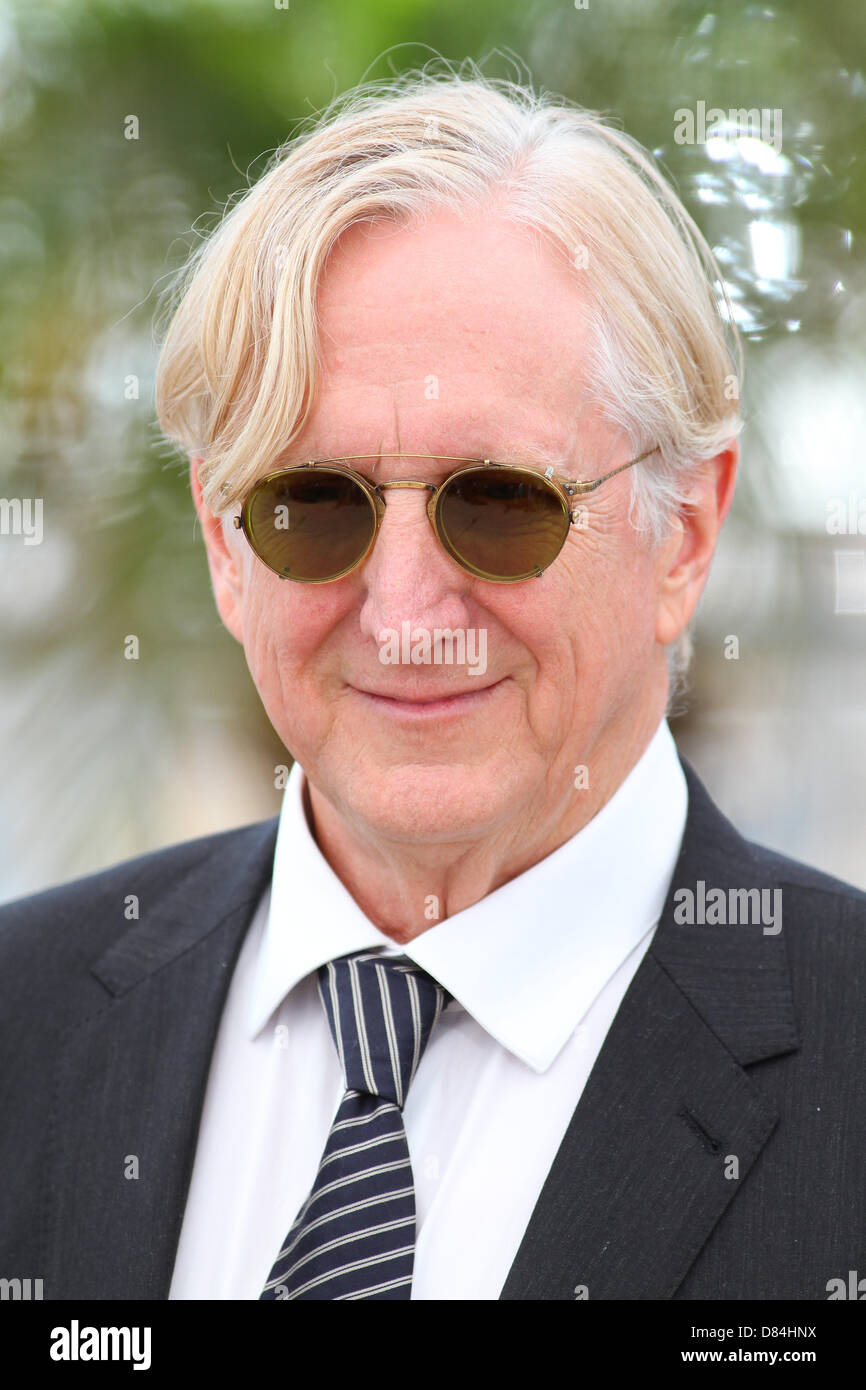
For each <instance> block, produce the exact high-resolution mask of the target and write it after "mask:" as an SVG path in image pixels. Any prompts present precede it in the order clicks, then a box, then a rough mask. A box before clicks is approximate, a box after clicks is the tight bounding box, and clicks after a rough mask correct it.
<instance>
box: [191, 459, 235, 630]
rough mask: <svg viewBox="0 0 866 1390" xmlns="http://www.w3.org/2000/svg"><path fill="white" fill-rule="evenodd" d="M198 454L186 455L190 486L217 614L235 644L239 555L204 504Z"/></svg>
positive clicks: (215, 517) (222, 526) (219, 519)
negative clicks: (188, 458)
mask: <svg viewBox="0 0 866 1390" xmlns="http://www.w3.org/2000/svg"><path fill="white" fill-rule="evenodd" d="M201 464H202V458H201V455H200V454H191V455H190V485H191V487H192V497H193V502H194V503H195V509H196V512H197V514H198V519H199V521H200V523H201V529H202V535H203V537H204V544H205V550H206V551H207V562H208V567H209V569H210V577H211V586H212V588H213V594H214V599H215V600H216V606H217V612H218V613H219V615H220V617H221V618H222V620H223V622H224V624H225V626H226V627H227V628H228V630H229V632H230V633H231V635H232V637H234V638H235V640H236V641H238V642H241V643H243V607H244V605H243V592H244V585H243V571H242V568H241V560H240V556H239V555H238V553H237V550H236V549H235V547H233V546H230V544H229V542H228V541H227V539H226V532H225V523H224V522H223V520H222V519H221V518H220V517H218V516H216V515H215V514H214V513H213V512H212V511H211V510H210V509H209V507H208V506H207V505H206V503H205V501H204V498H203V497H202V489H201V483H200V482H199V476H198V474H199V468H200V467H201Z"/></svg>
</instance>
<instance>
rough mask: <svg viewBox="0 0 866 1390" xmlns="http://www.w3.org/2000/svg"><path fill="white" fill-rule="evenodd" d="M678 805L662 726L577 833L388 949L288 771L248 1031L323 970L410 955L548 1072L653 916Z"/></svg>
mask: <svg viewBox="0 0 866 1390" xmlns="http://www.w3.org/2000/svg"><path fill="white" fill-rule="evenodd" d="M687 809H688V789H687V785H686V780H685V776H684V774H683V770H682V766H681V764H680V761H679V758H678V756H677V751H676V745H675V743H674V740H673V737H672V735H671V732H670V729H669V728H668V725H667V722H666V721H665V720H662V722H661V723H660V724H659V727H658V729H657V730H656V732H655V734H654V736H653V738H652V739H651V740H650V742H649V744H648V745H647V747H646V749H645V751H644V753H643V754H642V756H641V757H640V758H639V760H638V762H637V763H636V764H635V766H634V767H633V768H632V769H631V771H630V772H629V774H628V775H627V777H626V778H625V779H624V781H623V782H622V783H621V784H620V786H619V787H618V788H617V790H616V791H615V792H614V794H613V796H612V797H611V798H610V799H609V800H608V801H607V802H606V803H605V805H604V806H603V807H602V808H601V810H600V811H599V812H598V814H597V815H596V816H594V817H593V819H592V820H591V821H589V823H588V824H587V825H585V826H584V827H583V829H582V830H580V831H578V833H577V834H576V835H573V836H572V838H571V839H570V840H567V841H566V842H565V844H563V845H561V846H560V847H559V849H557V850H554V851H553V853H552V854H549V855H547V857H546V858H545V859H542V860H540V861H539V862H538V863H537V864H534V865H533V866H532V867H531V868H530V869H527V870H526V871H525V872H524V873H522V874H520V875H518V877H517V878H514V879H512V880H511V881H510V882H509V883H506V884H503V886H502V887H501V888H497V889H496V890H495V891H494V892H493V893H490V894H488V896H487V897H485V898H482V899H481V900H480V901H479V902H477V903H473V905H472V906H471V907H468V908H465V909H464V910H463V911H462V912H458V913H455V914H454V916H453V917H448V918H446V919H445V920H444V921H442V922H437V923H435V924H434V925H433V926H432V927H428V928H427V930H426V931H424V932H422V933H421V935H420V936H418V937H416V938H415V939H414V940H413V941H410V942H408V943H407V944H406V945H405V946H399V947H398V946H396V944H395V943H394V942H393V941H392V940H391V938H390V937H388V936H386V935H385V934H384V932H381V931H379V929H378V927H375V926H374V925H373V923H372V922H370V921H369V919H368V918H367V917H365V915H364V913H363V912H362V911H361V909H360V907H359V906H358V904H357V903H356V902H355V900H354V899H353V898H352V897H351V895H350V894H349V893H348V891H347V890H346V889H345V888H344V887H343V884H342V883H341V882H340V880H339V878H338V877H337V875H336V874H335V873H334V871H333V869H332V868H331V867H330V865H329V864H328V862H327V860H326V859H325V858H324V856H323V855H322V853H321V851H320V850H319V848H318V846H317V844H316V842H315V839H314V838H313V835H312V833H311V832H310V828H309V825H308V823H307V818H306V812H305V809H304V773H303V770H302V768H301V767H300V765H299V764H297V763H296V764H295V765H294V767H293V768H292V771H291V773H290V775H289V779H288V782H287V784H286V789H285V794H284V797H283V805H282V809H281V812H280V822H279V827H278V831H277V841H276V848H275V853H274V872H273V878H272V882H271V894H270V905H269V909H268V918H267V923H266V926H265V931H264V935H263V938H262V942H261V947H260V950H259V953H258V958H257V961H256V967H255V969H254V972H253V981H252V992H251V996H250V1001H249V1016H248V1031H249V1036H250V1037H251V1038H252V1037H255V1036H256V1035H257V1034H258V1033H259V1032H260V1031H261V1029H262V1028H263V1027H264V1026H265V1024H266V1023H267V1021H268V1019H269V1018H270V1017H271V1015H272V1014H273V1012H274V1010H275V1009H276V1008H277V1007H278V1006H279V1004H280V1003H281V1001H282V1000H283V999H284V998H285V996H286V994H287V993H288V992H289V990H291V989H292V988H294V986H295V985H296V984H297V983H298V982H299V981H300V980H302V979H303V978H304V976H305V975H307V974H309V973H310V972H311V971H313V970H316V969H318V967H319V966H320V965H322V964H324V962H325V961H328V960H333V959H334V958H335V957H337V956H341V955H346V954H347V953H348V952H350V951H359V950H363V949H366V948H369V947H371V946H380V947H384V948H386V949H387V950H389V951H391V952H399V953H400V954H404V955H406V956H408V957H409V958H410V959H411V960H414V961H415V962H416V964H417V965H420V966H421V967H422V969H424V970H426V971H428V972H429V973H430V974H431V975H432V976H433V977H434V978H435V979H436V980H438V981H439V983H440V984H442V985H444V986H445V988H446V989H447V990H449V992H450V993H451V994H452V995H453V996H454V998H455V999H456V1000H457V1001H458V1002H459V1003H460V1004H461V1005H462V1006H463V1007H464V1008H465V1009H466V1010H467V1011H468V1012H469V1013H470V1014H472V1015H473V1017H474V1018H475V1019H476V1021H477V1022H478V1023H479V1024H480V1025H481V1026H482V1027H483V1028H484V1029H486V1031H487V1032H488V1033H490V1034H491V1035H492V1036H493V1037H494V1038H495V1039H496V1040H497V1041H498V1042H499V1043H501V1044H502V1046H503V1047H505V1048H507V1049H508V1050H509V1051H510V1052H512V1053H514V1054H515V1056H517V1057H519V1058H520V1059H521V1060H522V1061H524V1062H525V1063H526V1064H527V1065H528V1066H529V1067H531V1068H532V1069H533V1070H534V1071H537V1072H543V1071H546V1070H547V1068H548V1067H549V1066H550V1064H551V1063H552V1062H553V1060H554V1058H555V1057H556V1056H557V1054H558V1053H559V1052H560V1050H561V1049H562V1047H563V1046H564V1045H565V1043H566V1042H567V1041H568V1038H569V1037H570V1036H571V1034H572V1033H573V1032H574V1029H575V1028H576V1027H577V1025H578V1024H579V1023H580V1021H581V1019H582V1018H583V1017H584V1016H585V1015H586V1013H587V1012H588V1010H589V1009H590V1007H591V1006H592V1004H593V1002H594V1000H595V999H596V998H597V997H598V995H599V994H600V992H601V990H602V989H603V988H604V986H605V985H606V984H607V982H608V981H609V980H610V978H611V977H612V976H613V975H614V974H615V973H616V971H617V970H618V969H619V967H620V966H621V965H622V963H623V961H624V960H625V959H626V957H627V956H628V955H629V954H630V953H631V951H633V950H634V948H635V947H636V946H637V945H638V943H639V942H640V941H641V940H642V939H643V937H644V936H645V935H646V933H647V931H648V930H649V929H650V927H652V926H654V925H655V923H656V922H657V921H658V919H659V917H660V915H661V911H662V908H663V906H664V902H665V898H666V896H667V891H668V887H669V884H670V880H671V875H672V874H673V871H674V867H675V865H676V861H677V856H678V854H679V850H680V843H681V840H682V835H683V830H684V828H685V821H686V812H687ZM624 866H627V871H624Z"/></svg>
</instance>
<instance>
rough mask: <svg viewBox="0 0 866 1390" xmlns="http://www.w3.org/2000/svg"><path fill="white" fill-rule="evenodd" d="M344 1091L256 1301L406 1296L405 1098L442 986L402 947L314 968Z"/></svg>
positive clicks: (411, 1256) (409, 1236)
mask: <svg viewBox="0 0 866 1390" xmlns="http://www.w3.org/2000/svg"><path fill="white" fill-rule="evenodd" d="M319 994H320V996H321V999H322V1003H323V1005H324V1007H325V1013H326V1015H327V1018H328V1023H329V1024H330V1027H331V1033H332V1035H333V1038H334V1042H335V1044H336V1047H337V1053H338V1055H339V1058H340V1065H341V1066H342V1068H343V1075H344V1076H345V1078H346V1087H347V1089H346V1093H345V1095H344V1096H343V1099H342V1101H341V1102H340V1106H339V1109H338V1110H337V1113H336V1115H335V1117H334V1122H333V1124H332V1125H331V1132H330V1134H329V1135H328V1142H327V1144H326V1145H325V1152H324V1153H323V1155H322V1160H321V1162H320V1164H319V1171H318V1173H317V1175H316V1181H315V1182H314V1184H313V1188H312V1191H311V1192H310V1195H309V1197H308V1198H307V1200H306V1202H305V1203H304V1205H303V1206H302V1207H301V1210H300V1212H299V1213H298V1215H297V1217H296V1219H295V1222H294V1224H293V1226H292V1228H291V1230H290V1231H289V1233H288V1235H287V1236H286V1239H285V1241H284V1242H283V1248H282V1250H281V1251H280V1253H279V1255H278V1256H277V1258H276V1261H275V1262H274V1266H273V1269H272V1270H271V1272H270V1275H269V1276H268V1281H267V1283H266V1285H265V1288H264V1291H263V1292H262V1294H261V1295H260V1300H261V1299H289V1298H306V1299H328V1300H338V1299H356V1298H375V1299H408V1298H409V1297H410V1294H411V1289H412V1269H413V1264H414V1260H415V1188H414V1184H413V1180H412V1165H411V1162H410V1159H409V1149H408V1146H407V1143H406V1131H405V1129H404V1127H403V1114H402V1111H403V1104H404V1102H405V1099H406V1094H407V1092H408V1090H409V1084H410V1082H411V1081H412V1078H413V1076H414V1075H415V1072H416V1071H417V1069H418V1063H419V1062H420V1060H421V1056H422V1053H423V1052H424V1048H425V1047H426V1045H427V1041H428V1039H429V1037H430V1034H431V1032H432V1030H433V1025H434V1024H435V1022H436V1020H437V1018H438V1017H439V1015H440V1013H441V1012H442V1010H443V1008H445V1007H446V1005H447V1004H448V1001H449V1000H450V999H451V995H450V994H449V993H448V991H447V990H446V989H444V988H443V987H442V985H440V984H438V983H437V982H436V981H435V980H434V979H432V978H431V976H430V975H427V974H426V973H425V972H424V971H423V970H422V969H421V968H420V966H417V965H415V963H414V962H413V961H411V960H409V959H408V958H407V957H406V956H393V955H382V954H381V953H380V951H378V950H371V951H359V952H355V953H353V954H352V955H348V956H340V957H339V959H337V960H332V961H329V962H328V963H327V964H326V965H323V966H321V967H320V969H319Z"/></svg>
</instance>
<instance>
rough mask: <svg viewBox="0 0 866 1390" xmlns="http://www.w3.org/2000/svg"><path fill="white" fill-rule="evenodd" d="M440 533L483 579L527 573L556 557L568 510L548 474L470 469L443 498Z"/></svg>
mask: <svg viewBox="0 0 866 1390" xmlns="http://www.w3.org/2000/svg"><path fill="white" fill-rule="evenodd" d="M438 525H439V536H440V539H441V541H442V544H443V545H444V546H445V549H446V550H447V551H448V552H449V554H451V555H452V556H453V557H454V559H455V560H457V561H458V562H459V563H460V564H463V565H465V566H466V567H467V568H468V569H470V570H471V571H472V572H473V573H474V574H478V575H479V576H480V577H481V578H483V579H502V580H506V579H529V578H530V576H532V575H534V574H540V573H541V571H542V570H545V569H547V566H548V565H549V564H551V563H552V561H553V560H555V559H556V557H557V555H558V554H559V552H560V550H561V549H562V546H563V544H564V542H565V537H566V535H567V534H568V525H569V516H568V510H567V508H566V506H565V503H564V502H563V499H562V498H561V497H560V496H559V493H558V492H557V491H556V490H555V489H554V488H553V487H551V486H550V485H549V484H548V483H547V482H546V481H545V479H544V478H542V477H541V476H539V475H536V474H533V473H530V472H522V471H520V470H518V469H512V468H497V467H496V466H495V464H494V465H493V466H491V467H489V468H478V469H470V470H467V471H466V472H463V473H460V474H458V476H457V477H455V478H454V479H452V481H451V482H450V483H448V485H447V486H446V488H445V490H444V492H443V493H442V495H441V496H440V498H439V510H438Z"/></svg>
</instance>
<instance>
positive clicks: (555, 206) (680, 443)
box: [0, 75, 866, 1300]
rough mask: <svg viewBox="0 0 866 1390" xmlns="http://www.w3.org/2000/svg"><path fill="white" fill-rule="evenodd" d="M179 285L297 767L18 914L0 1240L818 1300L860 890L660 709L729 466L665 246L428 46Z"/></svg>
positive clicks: (244, 629)
mask: <svg viewBox="0 0 866 1390" xmlns="http://www.w3.org/2000/svg"><path fill="white" fill-rule="evenodd" d="M173 309H174V313H173V317H172V321H171V326H170V329H169V332H168V335H167V338H166V340H165V343H164V345H163V350H162V357H161V361H160V368H159V378H158V391H157V406H158V411H159V416H160V421H161V424H162V426H163V429H164V430H165V432H166V434H167V435H168V436H170V437H171V438H173V439H175V440H177V441H179V442H180V443H181V444H182V445H183V446H184V448H185V449H186V451H187V452H188V455H189V458H190V460H191V480H192V492H193V497H194V501H195V506H196V509H197V512H198V516H199V518H200V521H201V526H202V532H203V536H204V542H205V546H206V550H207V558H208V563H209V566H210V573H211V578H212V583H213V590H214V595H215V598H216V603H217V606H218V609H219V612H220V615H221V617H222V620H223V622H224V623H225V626H226V627H227V629H228V631H229V632H230V633H231V634H232V636H233V637H234V638H236V640H237V641H238V642H239V643H241V644H242V646H243V648H244V652H245V655H246V659H247V662H248V664H249V668H250V673H251V675H252V678H253V680H254V682H255V685H256V688H257V690H258V692H259V695H260V696H261V699H262V702H263V704H264V706H265V709H266V710H267V713H268V716H269V718H270V720H271V722H272V724H273V726H274V728H275V730H276V731H277V733H278V734H279V736H280V738H281V740H282V741H283V742H284V744H285V746H286V748H287V750H288V751H289V753H290V754H291V757H292V759H293V760H294V765H293V767H292V771H291V774H290V776H289V778H288V783H287V786H286V790H285V797H284V802H283V806H282V810H281V813H280V816H279V818H278V819H275V820H273V821H268V822H265V823H263V824H258V825H252V826H248V827H244V828H243V829H240V830H233V831H230V832H228V833H225V834H221V835H217V836H212V837H209V838H208V839H203V840H196V841H192V842H190V843H186V844H181V845H177V846H173V847H171V848H169V849H167V850H163V851H161V852H159V853H156V854H151V855H147V856H144V857H142V858H140V859H136V860H133V861H131V862H129V863H125V864H121V865H119V866H116V867H114V868H112V869H110V870H108V871H105V872H102V873H99V874H96V875H93V876H91V877H89V878H86V879H83V880H80V881H77V882H75V883H72V884H69V885H65V886H61V887H59V888H56V889H53V890H51V891H49V892H47V893H42V894H39V895H37V896H34V897H31V898H28V899H26V900H23V901H21V902H18V903H15V904H12V905H10V906H7V907H6V908H5V909H4V910H3V912H2V913H0V926H2V931H0V961H2V981H3V983H2V1024H3V1028H4V1030H7V1032H6V1033H4V1039H5V1040H4V1042H3V1049H2V1055H3V1057H4V1068H5V1070H6V1079H5V1082H4V1098H5V1099H4V1106H3V1115H4V1126H3V1130H4V1133H3V1138H2V1141H0V1143H2V1156H3V1168H2V1173H3V1183H2V1191H3V1201H4V1212H3V1221H2V1271H0V1272H2V1273H5V1274H18V1275H21V1276H22V1277H23V1276H26V1275H31V1274H32V1275H34V1276H36V1275H39V1276H40V1277H42V1278H43V1279H44V1292H45V1297H48V1298H69V1297H83V1298H157V1299H165V1298H173V1299H189V1298H204V1299H265V1300H286V1299H319V1300H340V1299H386V1300H387V1299H395V1300H407V1299H410V1298H412V1299H461V1300H469V1299H500V1298H501V1299H544V1300H546V1299H553V1300H562V1299H567V1300H571V1299H575V1298H577V1299H584V1298H589V1299H716V1298H721V1299H737V1300H741V1299H747V1298H758V1299H769V1298H785V1299H824V1298H826V1297H827V1296H828V1291H829V1290H830V1289H831V1281H833V1280H834V1279H837V1278H842V1279H846V1278H847V1276H848V1272H849V1270H851V1269H857V1268H858V1262H859V1263H860V1264H861V1265H862V1261H863V1258H864V1237H866V1220H864V1216H866V1199H864V1186H863V1183H862V1181H861V1180H860V1178H859V1173H858V1168H857V1165H856V1164H855V1163H854V1162H853V1161H852V1159H851V1158H850V1157H849V1156H848V1155H847V1150H848V1149H849V1148H851V1149H852V1152H853V1151H854V1146H856V1144H857V1143H858V1142H860V1141H862V1136H863V1133H864V1105H863V1101H862V1098H861V1091H862V1082H861V1075H862V1068H863V1061H864V1058H863V1038H864V1030H863V1027H862V999H861V998H860V997H859V992H858V989H857V981H858V979H859V980H862V978H863V970H864V939H866V938H864V929H866V895H864V894H862V893H860V892H858V891H857V890H856V889H854V888H852V887H849V886H847V885H845V884H844V883H841V882H839V881H837V880H834V879H830V878H828V877H827V876H825V875H823V874H820V873H818V872H817V871H814V870H812V869H810V868H807V867H805V866H803V865H800V864H797V863H795V862H793V861H791V860H788V859H784V858H782V857H780V856H779V855H776V854H773V853H770V852H769V851H767V850H764V849H761V848H759V847H757V846H755V845H753V844H750V843H747V842H746V841H744V840H743V839H742V838H741V837H740V835H739V834H738V833H737V831H736V830H735V829H734V828H733V826H732V825H730V823H729V822H728V821H727V820H726V819H725V818H724V817H723V816H722V814H721V813H720V812H719V811H718V809H717V808H716V807H715V806H714V804H713V803H712V801H711V800H710V798H709V796H708V794H707V792H706V791H705V790H704V788H703V786H702V785H701V783H700V781H699V780H698V778H697V777H696V775H695V773H694V772H693V770H692V769H691V768H690V767H689V765H688V764H687V763H685V762H684V761H682V760H681V759H680V758H679V757H678V755H677V752H676V748H675V745H674V742H673V739H672V737H671V734H670V732H669V729H668V726H667V723H666V720H665V714H666V708H667V707H668V706H667V702H668V697H669V690H670V684H671V680H672V679H674V680H676V679H677V678H678V671H679V670H681V668H682V664H683V658H682V651H683V646H684V643H685V642H686V641H687V633H688V628H689V624H690V621H691V618H692V615H693V613H694V611H695V607H696V605H697V603H698V600H699V597H700V594H701V591H702V589H703V587H704V584H705V583H706V581H707V576H708V573H709V568H710V564H711V560H712V556H713V552H714V548H715V545H716V542H717V540H718V536H719V530H720V527H721V526H722V523H723V521H724V518H725V515H726V513H727V511H728V508H729V506H730V502H731V497H732V494H733V490H734V483H735V475H736V463H737V446H736V437H737V433H738V430H739V420H738V415H737V396H738V390H737V383H738V373H737V365H736V363H735V362H734V361H733V360H732V358H731V356H730V354H729V351H728V348H727V346H726V341H725V331H724V325H723V321H722V318H721V317H720V314H719V312H718V308H717V305H716V302H715V298H714V293H713V263H712V257H711V256H710V253H709V251H708V248H707V247H706V245H705V243H704V242H703V239H702V238H701V236H700V233H699V232H698V230H697V228H696V227H695V226H694V224H693V223H692V222H691V220H690V218H689V217H688V215H687V214H686V212H685V211H684V209H683V208H682V207H681V205H680V204H679V203H678V201H677V199H676V197H675V195H674V194H673V193H672V191H671V190H670V189H669V187H668V186H667V185H666V183H665V182H664V180H663V179H662V178H661V176H660V175H659V174H658V173H657V172H656V171H655V169H654V167H653V166H652V164H651V162H650V161H649V159H648V158H647V157H646V156H645V155H644V154H643V152H642V151H641V150H640V147H639V146H637V145H636V144H635V143H634V142H632V141H631V140H629V138H628V137H626V136H624V135H622V134H621V133H619V132H617V131H616V130H615V129H614V128H613V127H612V126H610V125H608V124H606V123H605V122H604V121H602V120H601V119H599V118H598V117H596V116H594V115H593V114H592V113H588V112H584V111H581V110H579V109H575V108H572V107H570V106H568V105H567V104H565V103H562V102H558V101H556V100H554V99H552V98H550V97H544V98H542V97H539V96H537V95H536V94H534V93H532V92H531V91H529V90H527V89H521V88H515V87H511V86H506V85H505V84H501V85H500V84H496V83H491V82H485V81H483V80H479V79H477V78H476V79H473V80H469V79H466V78H458V77H455V76H449V77H447V78H441V77H440V78H431V77H424V76H420V77H419V76H417V75H416V76H413V77H412V78H411V80H403V81H400V82H397V83H395V84H392V86H391V87H390V88H388V89H386V90H384V91H379V90H373V91H372V92H371V91H370V90H367V89H365V90H362V91H361V92H360V93H357V94H355V96H354V98H353V99H352V100H350V101H348V102H346V103H345V105H344V107H343V109H341V110H339V111H337V112H336V113H330V114H329V115H327V116H326V118H325V119H323V120H321V121H320V122H319V123H318V124H317V125H316V126H315V127H314V128H313V129H312V130H310V131H307V132H306V133H305V134H304V135H303V136H302V137H301V138H299V139H298V140H296V141H295V142H293V143H292V144H291V145H289V146H288V147H286V148H284V149H282V150H280V151H279V152H278V153H277V155H276V156H275V157H274V159H273V160H272V162H271V165H270V167H269V169H268V171H267V172H266V174H265V175H264V177H263V178H262V179H261V180H260V181H259V182H258V183H257V184H256V185H255V186H254V187H252V188H251V189H250V190H249V192H248V193H247V194H246V196H245V197H244V198H243V199H241V200H240V201H239V202H238V203H237V204H236V205H235V206H234V207H233V208H232V209H231V211H230V212H229V214H228V215H227V216H226V218H225V219H224V220H223V222H222V223H221V225H220V226H219V227H218V229H217V230H216V231H215V232H214V234H213V235H212V236H211V237H210V238H209V239H208V240H207V241H205V242H204V243H203V244H202V246H201V247H200V248H199V250H197V251H196V253H195V255H194V256H193V258H192V260H191V262H190V264H189V266H188V267H187V268H186V270H185V272H184V276H183V277H182V279H181V281H180V283H179V285H178V287H177V294H176V297H175V302H174V304H173ZM218 755H219V750H218V749H215V756H218ZM130 895H134V896H135V898H136V899H137V900H138V902H139V904H140V917H139V920H138V921H135V922H132V923H126V922H125V921H124V915H123V914H124V902H125V901H127V900H128V899H129V897H130ZM46 1208H47V1210H45V1209H46Z"/></svg>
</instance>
